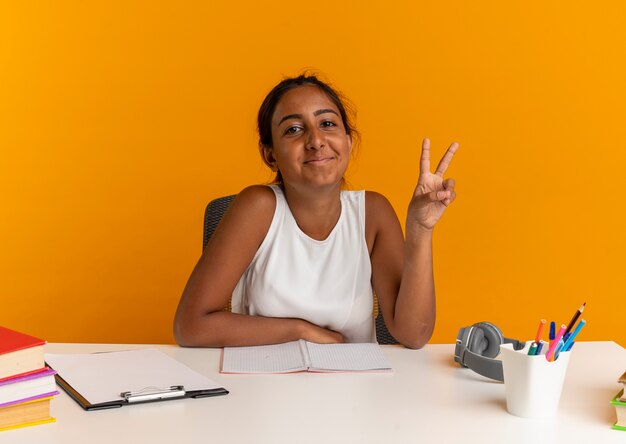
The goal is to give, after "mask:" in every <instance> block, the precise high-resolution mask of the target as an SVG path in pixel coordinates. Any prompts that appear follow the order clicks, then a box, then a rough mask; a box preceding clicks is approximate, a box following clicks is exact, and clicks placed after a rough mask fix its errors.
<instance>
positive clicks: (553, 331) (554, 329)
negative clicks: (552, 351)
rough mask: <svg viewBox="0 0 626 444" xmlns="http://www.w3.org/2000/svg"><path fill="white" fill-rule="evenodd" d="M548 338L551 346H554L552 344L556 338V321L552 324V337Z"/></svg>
mask: <svg viewBox="0 0 626 444" xmlns="http://www.w3.org/2000/svg"><path fill="white" fill-rule="evenodd" d="M548 337H549V338H550V346H552V342H554V338H555V337H556V323H555V322H554V321H552V322H550V335H549V336H548ZM546 354H547V353H546Z"/></svg>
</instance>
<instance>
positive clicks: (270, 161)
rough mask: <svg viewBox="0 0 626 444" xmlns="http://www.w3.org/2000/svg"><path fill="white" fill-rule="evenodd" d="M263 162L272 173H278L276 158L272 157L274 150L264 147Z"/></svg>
mask: <svg viewBox="0 0 626 444" xmlns="http://www.w3.org/2000/svg"><path fill="white" fill-rule="evenodd" d="M262 151H263V161H264V162H265V164H266V165H267V166H268V167H270V169H271V170H272V171H274V172H276V171H278V165H277V164H276V158H275V157H274V150H273V149H272V147H267V146H264V147H263V149H262Z"/></svg>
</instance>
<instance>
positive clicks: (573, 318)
mask: <svg viewBox="0 0 626 444" xmlns="http://www.w3.org/2000/svg"><path fill="white" fill-rule="evenodd" d="M585 305H587V303H586V302H583V305H581V306H580V308H579V309H578V310H576V313H574V316H572V319H571V320H570V321H569V324H567V329H566V330H565V333H569V332H570V331H572V327H573V326H574V324H575V323H576V321H577V320H578V318H579V317H580V315H581V314H582V313H583V310H584V309H585Z"/></svg>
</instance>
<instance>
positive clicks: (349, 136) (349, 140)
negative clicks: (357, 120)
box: [346, 134, 352, 154]
mask: <svg viewBox="0 0 626 444" xmlns="http://www.w3.org/2000/svg"><path fill="white" fill-rule="evenodd" d="M346 137H347V138H348V149H349V151H350V154H352V136H351V135H350V134H346Z"/></svg>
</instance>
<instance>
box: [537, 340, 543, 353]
mask: <svg viewBox="0 0 626 444" xmlns="http://www.w3.org/2000/svg"><path fill="white" fill-rule="evenodd" d="M542 347H543V342H540V343H539V344H537V351H535V354H536V355H540V354H541V348H542Z"/></svg>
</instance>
